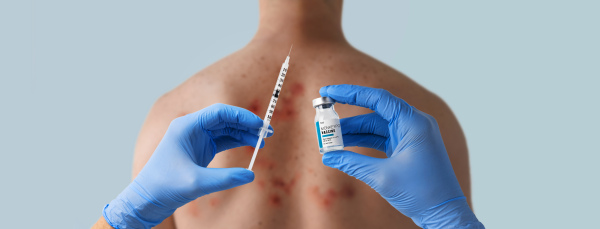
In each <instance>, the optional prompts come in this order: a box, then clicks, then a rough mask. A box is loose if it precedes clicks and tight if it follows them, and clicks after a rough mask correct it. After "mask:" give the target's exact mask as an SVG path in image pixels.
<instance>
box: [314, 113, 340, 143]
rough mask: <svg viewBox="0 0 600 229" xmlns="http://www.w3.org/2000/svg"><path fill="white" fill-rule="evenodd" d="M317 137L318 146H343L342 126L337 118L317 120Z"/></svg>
mask: <svg viewBox="0 0 600 229" xmlns="http://www.w3.org/2000/svg"><path fill="white" fill-rule="evenodd" d="M316 126H317V138H318V139H319V148H321V149H323V148H328V147H333V146H343V145H344V140H342V128H341V126H340V120H339V119H327V120H323V121H317V122H316Z"/></svg>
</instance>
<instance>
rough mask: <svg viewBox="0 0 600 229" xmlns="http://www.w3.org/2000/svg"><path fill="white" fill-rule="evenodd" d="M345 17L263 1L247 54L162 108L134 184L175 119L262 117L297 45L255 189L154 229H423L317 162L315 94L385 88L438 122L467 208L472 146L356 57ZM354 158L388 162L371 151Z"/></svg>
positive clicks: (342, 110)
mask: <svg viewBox="0 0 600 229" xmlns="http://www.w3.org/2000/svg"><path fill="white" fill-rule="evenodd" d="M283 9H285V10H283ZM341 9H342V2H341V1H334V0H331V1H322V0H302V1H301V0H290V1H280V0H262V1H260V23H259V29H258V31H257V33H256V35H255V37H254V38H253V39H252V40H251V41H250V42H249V43H248V45H246V46H245V47H244V48H242V49H241V50H239V51H237V52H235V53H233V54H231V55H229V56H227V57H225V58H223V59H221V60H220V61H218V62H216V63H214V64H212V65H211V66H209V67H207V68H205V69H203V70H202V71H200V72H198V73H197V74H195V75H194V76H192V77H190V78H189V79H188V80H187V81H185V82H183V83H182V84H181V85H179V86H178V87H177V88H175V89H173V90H172V91H170V92H168V93H166V94H165V95H163V96H162V97H161V98H159V99H158V100H157V101H156V103H155V104H154V106H153V107H152V109H151V110H150V113H149V114H148V117H147V118H146V121H145V123H144V125H143V127H142V129H141V131H140V134H139V137H138V142H137V144H136V149H135V156H134V165H133V177H134V178H135V176H136V175H137V174H138V173H139V172H140V170H141V169H142V168H143V166H144V165H145V164H146V162H147V161H148V159H149V158H150V156H151V155H152V153H153V152H154V150H155V148H156V146H157V145H158V143H159V142H160V140H161V139H162V137H163V135H164V133H165V131H166V130H167V128H168V126H169V123H170V122H171V120H173V119H175V118H177V117H179V116H182V115H185V114H188V113H191V112H194V111H197V110H200V109H203V108H205V107H207V106H210V105H211V104H214V103H225V104H230V105H234V106H239V107H243V108H246V109H248V110H250V111H252V112H254V113H255V114H257V115H258V116H259V117H261V118H262V117H264V114H265V112H266V109H267V105H268V102H269V99H270V96H271V94H272V90H273V86H274V83H275V80H276V79H277V74H278V72H279V69H280V67H281V63H282V62H283V60H284V59H285V56H286V55H287V53H288V50H289V47H290V45H291V44H292V43H293V44H294V49H293V50H292V54H291V57H290V58H291V59H290V67H289V70H288V74H287V77H286V81H285V84H284V86H283V89H282V91H281V94H280V100H279V102H278V105H277V108H276V110H275V113H274V117H273V120H272V122H271V125H272V126H273V128H274V129H275V135H274V136H273V137H271V138H267V139H266V146H265V148H263V149H261V150H260V151H259V154H258V157H257V161H256V163H255V165H254V169H253V170H254V172H255V175H256V179H255V181H254V182H252V183H250V184H247V185H244V186H241V187H238V188H234V189H230V190H226V191H222V192H218V193H213V194H209V195H206V196H203V197H201V198H199V199H197V200H195V201H192V202H190V203H188V204H187V205H185V206H183V207H181V208H179V209H178V210H177V211H176V212H175V214H174V215H173V216H171V217H169V218H167V219H166V220H165V221H163V223H162V224H160V225H159V226H158V227H156V228H198V227H202V228H398V227H402V228H417V227H416V226H415V225H414V223H413V222H412V220H411V219H409V218H407V217H405V216H403V215H402V214H401V213H399V212H398V211H396V210H395V209H394V208H393V207H392V206H391V205H389V204H388V203H387V202H386V201H385V200H384V199H383V198H382V197H381V196H379V194H377V193H376V192H375V191H373V190H372V189H371V188H370V187H368V186H367V185H366V184H364V183H362V182H360V181H358V180H356V179H354V178H352V177H350V176H347V175H346V174H343V173H342V172H340V171H338V170H336V169H332V168H329V167H326V166H324V165H323V164H322V163H321V155H320V154H319V153H318V152H319V151H318V144H317V139H316V133H315V127H314V123H313V119H314V115H315V111H314V109H313V108H312V106H311V101H312V99H314V98H317V97H319V93H318V91H319V88H321V87H322V86H326V85H331V84H357V85H362V86H367V87H374V88H383V89H386V90H388V91H390V92H391V93H392V94H394V95H396V96H398V97H400V98H402V99H404V100H405V101H407V102H408V103H409V104H411V105H413V106H415V107H416V108H417V109H419V110H421V111H424V112H426V113H428V114H430V115H432V116H434V117H435V118H436V119H437V121H438V124H439V127H440V130H441V133H442V137H443V139H444V143H445V145H446V149H447V151H448V154H449V156H450V160H451V162H452V165H453V168H454V171H455V173H456V175H457V178H458V180H459V183H460V185H461V187H462V190H463V192H464V194H465V196H466V197H467V199H470V194H471V192H470V177H469V176H470V175H469V162H468V151H467V146H466V141H465V138H464V135H463V133H462V130H461V128H460V125H459V123H458V121H457V120H456V117H455V116H454V115H453V113H452V111H451V110H450V108H449V107H448V106H447V105H446V104H445V103H444V101H443V100H441V99H440V98H439V97H437V96H436V95H435V94H433V93H431V92H429V91H427V90H426V89H425V88H423V87H422V86H420V85H418V84H417V83H415V82H414V81H412V80H411V79H410V78H408V77H407V76H405V75H403V74H402V73H400V72H398V71H397V70H394V69H392V68H391V67H389V66H387V65H385V64H383V63H381V62H379V61H377V60H375V59H373V58H372V57H370V56H368V55H366V54H364V53H362V52H360V51H359V50H357V49H355V48H353V47H352V46H351V45H350V44H349V43H348V42H347V41H346V39H345V38H344V35H343V33H342V29H341V12H342V10H341ZM283 22H285V24H283ZM335 109H336V111H337V112H338V114H339V115H340V118H343V117H349V116H354V115H359V114H365V113H370V112H371V111H370V110H368V109H365V108H359V107H354V106H348V105H341V104H338V105H336V106H335ZM348 149H349V150H352V151H354V152H357V153H362V154H365V155H369V156H374V157H385V155H384V154H383V153H381V152H378V151H375V150H371V149H365V148H356V147H355V148H348ZM252 152H253V148H252V147H242V148H238V149H232V150H229V151H225V152H222V153H220V154H218V155H217V156H216V157H215V159H214V160H213V161H212V162H211V163H210V165H209V167H243V168H246V167H248V164H249V162H250V158H251V156H252ZM103 220H104V219H103V218H101V219H100V220H99V222H98V224H101V223H102V221H103ZM105 223H106V222H104V224H105ZM107 225H108V224H106V225H104V226H107ZM97 226H98V225H97ZM100 226H102V225H100ZM98 228H110V226H108V227H98Z"/></svg>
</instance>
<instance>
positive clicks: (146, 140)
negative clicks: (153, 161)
mask: <svg viewBox="0 0 600 229" xmlns="http://www.w3.org/2000/svg"><path fill="white" fill-rule="evenodd" d="M168 98H169V94H166V95H164V96H163V97H161V98H159V99H158V100H157V101H156V103H155V104H154V105H153V107H152V109H151V110H150V112H149V114H148V117H146V121H145V122H144V124H143V126H142V129H141V130H140V133H139V135H138V139H137V143H136V146H135V153H134V157H133V169H132V180H133V179H135V177H136V176H137V175H138V173H139V172H140V171H141V170H142V168H143V167H144V165H146V162H148V160H149V159H150V156H152V153H153V152H154V150H155V149H156V146H158V143H159V142H160V140H161V139H162V137H163V136H164V134H165V132H166V131H167V128H168V127H169V123H170V122H171V120H173V119H175V118H177V117H178V116H181V115H177V114H176V113H174V112H172V111H173V110H175V109H173V108H172V107H169V104H168V102H167V101H166V100H168ZM171 105H172V104H171ZM109 228H110V227H109ZM154 228H157V229H175V221H174V220H173V216H170V217H169V218H167V219H165V220H164V221H163V222H162V223H161V224H159V225H157V226H156V227H154Z"/></svg>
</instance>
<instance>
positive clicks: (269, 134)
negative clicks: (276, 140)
mask: <svg viewBox="0 0 600 229" xmlns="http://www.w3.org/2000/svg"><path fill="white" fill-rule="evenodd" d="M269 130H270V131H271V132H267V138H268V137H271V136H273V134H274V133H275V129H273V127H272V126H271V125H269Z"/></svg>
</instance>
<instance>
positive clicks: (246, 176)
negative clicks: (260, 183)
mask: <svg viewBox="0 0 600 229" xmlns="http://www.w3.org/2000/svg"><path fill="white" fill-rule="evenodd" d="M234 178H235V179H236V180H237V181H238V182H239V183H242V184H247V183H250V182H252V181H253V180H254V172H252V170H248V169H244V168H238V169H237V170H236V172H235V176H234Z"/></svg>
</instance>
